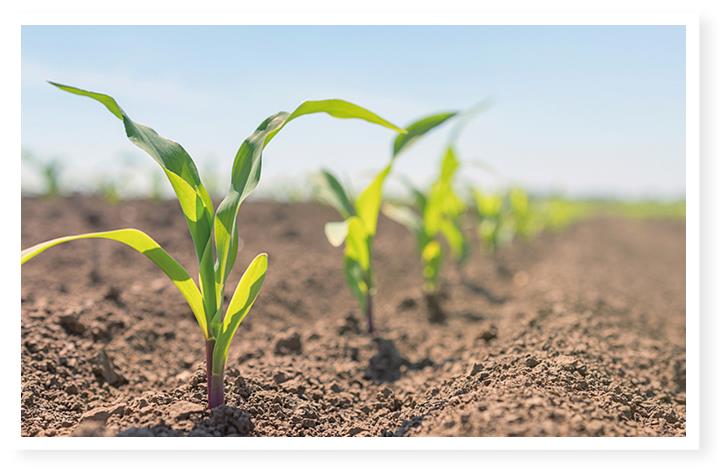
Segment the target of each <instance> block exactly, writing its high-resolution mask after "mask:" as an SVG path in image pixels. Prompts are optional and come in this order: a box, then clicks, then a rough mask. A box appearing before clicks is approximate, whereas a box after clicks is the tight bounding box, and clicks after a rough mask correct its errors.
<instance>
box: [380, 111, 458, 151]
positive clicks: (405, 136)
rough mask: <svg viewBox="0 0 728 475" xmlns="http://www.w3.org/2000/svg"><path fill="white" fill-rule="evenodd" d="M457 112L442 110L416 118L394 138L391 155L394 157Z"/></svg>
mask: <svg viewBox="0 0 728 475" xmlns="http://www.w3.org/2000/svg"><path fill="white" fill-rule="evenodd" d="M457 114H458V113H457V112H442V113H439V114H432V115H428V116H427V117H422V118H421V119H417V120H416V121H414V122H412V123H411V124H409V125H408V126H407V127H406V129H407V131H406V132H405V133H400V134H399V135H398V136H397V138H395V139H394V145H393V147H392V157H393V158H394V157H396V156H397V155H399V154H400V153H402V152H403V151H404V150H405V149H406V148H407V147H409V146H410V145H412V144H413V143H414V142H415V141H417V140H418V139H419V138H421V137H422V136H423V135H425V134H426V133H427V132H429V131H430V130H432V129H434V128H435V127H437V126H439V125H442V124H444V123H445V122H447V121H448V120H450V119H451V118H453V117H455V116H456V115H457Z"/></svg>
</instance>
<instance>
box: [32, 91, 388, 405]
mask: <svg viewBox="0 0 728 475" xmlns="http://www.w3.org/2000/svg"><path fill="white" fill-rule="evenodd" d="M51 84H53V85H54V86H56V87H58V88H59V89H62V90H64V91H66V92H70V93H72V94H76V95H79V96H84V97H88V98H91V99H94V100H96V101H98V102H100V103H101V104H102V105H104V106H105V107H106V109H107V110H108V111H109V112H111V113H112V114H113V115H114V116H116V118H118V119H119V120H121V121H122V122H123V124H124V129H125V131H126V135H127V137H128V138H129V139H130V140H131V142H132V143H134V144H135V145H137V146H138V147H140V148H141V149H142V150H144V151H145V152H147V153H148V154H149V155H151V157H152V158H153V159H154V160H155V161H156V162H157V163H158V164H159V165H160V166H161V167H162V170H163V171H164V173H165V175H166V176H167V178H168V179H169V182H170V184H171V185H172V188H173V189H174V192H175V194H176V196H177V199H178V200H179V203H180V207H181V209H182V213H183V215H184V217H185V220H186V222H187V225H188V228H189V231H190V235H191V237H192V241H193V244H194V249H195V255H196V257H197V262H198V264H199V279H198V281H199V287H198V285H197V284H196V283H195V281H194V280H193V279H192V278H191V277H190V275H189V273H188V272H187V270H185V268H184V267H182V266H181V265H180V264H179V263H178V262H177V261H176V260H175V259H174V258H173V257H172V256H170V255H169V254H168V253H167V252H166V251H165V250H164V249H162V247H161V246H160V245H159V244H158V243H157V242H156V241H154V239H152V238H151V237H149V236H148V235H147V234H146V233H144V232H142V231H140V230H138V229H117V230H113V231H105V232H94V233H87V234H79V235H74V236H65V237H61V238H57V239H53V240H51V241H46V242H43V243H41V244H37V245H35V246H33V247H30V248H28V249H26V250H24V251H22V255H21V264H24V263H26V262H27V261H29V260H30V259H32V258H33V257H35V256H37V255H38V254H40V253H42V252H43V251H45V250H47V249H50V248H51V247H54V246H57V245H59V244H62V243H66V242H70V241H75V240H79V239H110V240H112V241H117V242H120V243H122V244H126V245H127V246H129V247H131V248H132V249H134V250H136V251H138V252H140V253H141V254H143V255H144V256H146V257H147V258H148V259H149V260H151V261H152V262H153V263H154V264H156V265H157V266H158V267H159V268H160V269H161V270H162V272H164V273H165V274H166V275H167V276H168V277H169V278H170V279H171V280H172V282H173V283H174V285H175V286H176V287H177V288H178V289H179V291H180V293H181V294H182V296H183V297H184V298H185V300H186V301H187V303H188V305H189V307H190V309H191V310H192V313H193V314H194V317H195V319H196V321H197V324H198V325H199V327H200V330H201V331H202V335H203V337H204V339H205V343H206V345H205V347H206V361H207V398H208V407H209V408H213V407H216V406H219V405H222V404H223V403H224V381H223V374H224V369H225V364H226V360H227V355H228V350H229V348H230V343H231V342H232V339H233V336H234V335H235V332H236V331H237V329H238V328H239V327H240V324H241V323H242V322H243V319H244V318H245V317H246V315H247V314H248V312H249V311H250V308H251V307H252V305H253V303H254V302H255V299H256V297H257V296H258V294H259V292H260V290H261V287H262V285H263V280H264V278H265V275H266V271H267V269H268V256H267V254H265V253H263V254H259V255H258V256H257V257H255V258H254V259H253V261H252V262H251V263H250V265H249V266H248V268H247V270H246V271H245V272H244V273H243V275H242V277H241V278H240V281H239V282H238V284H237V287H236V288H235V291H234V293H233V294H232V298H231V299H230V302H229V303H228V304H227V307H226V309H224V307H225V305H224V303H225V302H224V300H225V296H224V288H225V283H226V282H227V279H228V277H229V274H230V271H231V269H232V268H233V264H234V262H235V259H236V257H237V253H238V227H237V216H238V211H239V209H240V205H241V204H242V203H243V201H244V200H245V198H247V197H248V196H249V195H250V194H251V193H252V192H253V190H254V189H255V187H256V186H257V185H258V182H259V181H260V176H261V165H262V154H263V149H264V148H265V146H266V145H267V144H268V143H269V142H270V141H271V140H272V139H273V137H275V136H276V135H277V134H278V133H279V132H280V131H281V129H283V127H284V126H285V125H286V124H288V123H289V122H291V121H292V120H294V119H296V118H298V117H301V116H304V115H308V114H315V113H326V114H328V115H330V116H332V117H336V118H341V119H346V118H352V119H361V120H364V121H367V122H370V123H373V124H377V125H381V126H384V127H387V128H390V129H393V130H395V131H397V132H401V129H399V128H398V127H397V126H395V125H393V124H391V123H390V122H388V121H386V120H384V119H382V118H381V117H379V116H378V115H376V114H374V113H372V112H370V111H368V110H367V109H364V108H362V107H359V106H357V105H355V104H352V103H350V102H346V101H343V100H339V99H330V100H323V101H308V102H304V103H302V104H301V105H300V106H298V107H297V108H296V109H295V110H294V111H293V112H292V113H288V112H279V113H277V114H274V115H272V116H270V117H268V118H267V119H265V120H264V121H263V122H262V123H261V124H260V125H259V126H258V128H257V129H256V130H255V131H254V132H253V133H252V134H251V135H250V136H249V137H248V138H247V139H246V140H245V141H244V142H243V143H242V145H241V146H240V148H239V149H238V151H237V154H236V155H235V159H234V161H233V167H232V176H231V180H230V190H229V192H228V194H227V195H226V196H225V198H224V199H223V200H222V203H220V205H219V206H218V207H217V210H215V209H214V208H213V204H212V200H211V199H210V196H209V194H208V192H207V190H206V189H205V187H204V186H203V184H202V182H201V180H200V176H199V173H198V171H197V167H196V166H195V164H194V162H193V161H192V158H191V157H190V156H189V155H188V154H187V152H186V151H185V150H184V149H183V148H182V147H181V146H180V145H179V144H178V143H176V142H173V141H171V140H169V139H166V138H164V137H161V136H160V135H158V134H157V132H155V131H154V130H152V129H151V128H149V127H147V126H144V125H141V124H139V123H136V122H134V121H132V120H131V118H130V117H129V116H128V115H127V114H126V112H124V111H123V110H122V108H121V107H120V106H119V105H118V104H117V102H116V100H114V98H112V97H111V96H108V95H106V94H101V93H97V92H91V91H85V90H83V89H78V88H75V87H71V86H64V85H61V84H55V83H51ZM223 310H224V311H223Z"/></svg>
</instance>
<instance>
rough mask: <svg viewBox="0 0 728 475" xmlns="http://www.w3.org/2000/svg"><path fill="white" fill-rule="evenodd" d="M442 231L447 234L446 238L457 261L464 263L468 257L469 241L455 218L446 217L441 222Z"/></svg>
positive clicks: (444, 234)
mask: <svg viewBox="0 0 728 475" xmlns="http://www.w3.org/2000/svg"><path fill="white" fill-rule="evenodd" d="M440 232H442V235H443V236H445V240H446V241H447V245H448V247H449V248H450V252H452V256H453V258H454V259H455V261H456V262H458V263H463V262H464V261H465V259H467V257H468V251H469V248H468V241H467V239H466V238H465V235H464V233H463V231H462V230H461V229H460V228H459V227H458V225H457V224H456V223H455V222H454V221H453V220H451V219H446V220H443V222H442V223H441V224H440Z"/></svg>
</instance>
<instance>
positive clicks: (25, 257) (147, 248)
mask: <svg viewBox="0 0 728 475" xmlns="http://www.w3.org/2000/svg"><path fill="white" fill-rule="evenodd" d="M80 239H109V240H112V241H116V242H120V243H122V244H126V245H127V246H129V247H131V248H132V249H134V250H135V251H137V252H139V253H141V254H143V255H144V256H145V257H147V258H148V259H149V260H150V261H152V262H153V263H154V264H155V265H156V266H157V267H159V269H161V270H162V272H164V273H165V274H166V275H167V277H169V278H170V279H171V280H172V283H173V284H174V285H175V286H176V287H177V289H179V291H180V293H181V294H182V296H183V297H184V298H185V300H186V301H187V304H188V305H189V306H190V308H191V309H192V312H193V313H194V315H195V318H196V319H197V323H198V324H199V325H200V328H201V329H202V333H203V334H204V335H205V337H207V336H208V335H207V321H206V319H205V311H204V309H203V305H202V295H201V294H200V291H199V289H198V288H197V286H196V285H195V282H194V280H192V278H191V277H190V276H189V274H188V273H187V271H186V270H185V268H184V267H182V265H181V264H180V263H179V262H177V261H176V260H175V259H174V258H173V257H172V256H170V255H169V254H168V253H167V251H165V250H164V249H162V247H161V246H160V245H159V244H158V243H157V242H156V241H155V240H154V239H152V238H151V237H149V235H147V234H146V233H144V232H142V231H140V230H138V229H117V230H113V231H103V232H97V233H86V234H76V235H73V236H64V237H60V238H56V239H52V240H50V241H46V242H42V243H40V244H36V245H35V246H32V247H29V248H27V249H25V250H23V251H22V253H21V258H20V263H21V264H25V263H26V262H28V261H29V260H30V259H32V258H34V257H35V256H37V255H38V254H40V253H42V252H45V251H46V250H48V249H50V248H52V247H55V246H57V245H59V244H63V243H66V242H71V241H77V240H80Z"/></svg>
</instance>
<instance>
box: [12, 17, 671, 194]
mask: <svg viewBox="0 0 728 475" xmlns="http://www.w3.org/2000/svg"><path fill="white" fill-rule="evenodd" d="M46 80H54V81H58V82H62V83H68V84H73V85H75V86H78V87H82V88H86V89H91V90H95V91H99V92H105V93H108V94H110V95H112V96H114V97H115V98H116V99H117V101H118V102H119V103H120V105H121V106H122V107H123V108H124V109H125V110H126V111H127V113H128V114H129V115H130V116H131V117H132V118H134V120H136V121H139V122H141V123H144V124H147V125H149V126H151V127H153V128H154V129H156V130H157V131H158V132H159V133H160V134H162V135H164V136H165V137H168V138H170V139H173V140H175V141H177V142H179V143H180V144H182V146H184V147H185V149H186V150H187V151H188V152H189V153H190V155H191V156H192V157H193V159H194V160H195V161H196V162H197V164H198V167H199V168H200V170H201V172H202V174H203V177H204V176H206V175H211V174H215V175H217V176H218V177H219V179H221V180H224V181H227V180H228V178H229V170H230V167H231V166H232V159H233V157H234V154H235V151H236V150H237V148H238V146H239V145H240V143H241V142H242V141H243V140H244V138H245V137H247V136H248V135H249V134H250V133H251V132H252V131H253V130H254V129H255V127H256V126H257V125H258V124H259V123H260V122H261V120H263V119H264V118H265V117H267V116H269V115H270V114H272V113H274V112H277V111H280V110H288V111H291V110H292V109H293V108H295V107H296V106H297V105H298V104H299V103H300V102H301V101H303V100H307V99H323V98H330V97H339V98H342V99H347V100H350V101H353V102H356V103H358V104H360V105H362V106H364V107H367V108H370V109H371V110H373V111H375V112H376V113H378V114H380V115H382V116H383V117H385V118H387V119H389V120H391V121H393V122H395V123H397V124H398V125H403V126H404V125H406V124H407V123H408V122H411V121H412V120H414V119H416V118H418V117H420V116H422V115H426V114H430V113H432V112H437V111H443V110H452V109H464V108H468V107H470V106H472V105H473V104H475V103H477V102H480V101H482V100H483V99H485V98H490V99H491V100H492V102H493V106H492V107H491V108H490V109H489V110H488V111H486V112H484V113H483V114H481V115H480V116H478V117H477V118H476V119H474V120H473V121H472V123H470V124H469V125H468V127H467V128H466V129H465V130H464V133H463V134H462V137H461V140H460V141H459V144H458V151H459V153H460V155H461V158H462V159H463V160H464V161H468V162H470V161H474V160H477V161H480V162H484V163H487V164H488V166H490V167H492V168H493V169H495V170H497V171H498V177H499V178H494V177H492V176H489V175H488V174H487V173H484V172H483V171H482V170H480V169H478V168H476V167H467V168H463V170H462V171H461V175H460V176H461V181H462V182H468V183H477V184H481V185H483V186H495V185H504V184H507V183H517V184H519V185H521V186H524V187H527V188H528V189H530V190H533V191H536V192H542V193H546V192H562V193H566V194H569V195H574V196H613V197H632V198H634V197H649V198H672V197H682V196H684V194H685V31H684V27H681V26H478V27H473V26H468V27H463V26H437V27H430V26H421V27H420V26H417V27H413V26H406V27H405V26H393V27H385V26H377V27H354V26H346V27H323V26H322V27H319V26H306V27H303V26H301V27H295V26H294V27H291V26H280V27H264V26H240V27H219V26H205V27H172V26H169V27H119V26H115V27H109V26H103V27H101V26H99V27H84V26H64V27H52V26H26V27H23V28H22V81H21V88H22V91H21V93H22V106H21V107H22V145H23V147H24V148H25V149H27V150H29V151H31V152H32V153H33V154H35V155H37V156H39V157H41V158H46V159H48V158H52V157H59V158H60V159H61V160H62V162H63V169H64V170H63V176H64V179H65V180H66V181H67V182H68V183H69V184H75V187H76V188H83V187H86V188H88V187H91V186H92V185H93V183H95V182H97V181H99V180H101V179H106V178H119V177H121V178H123V179H124V180H128V182H129V186H130V187H131V188H132V189H134V188H137V187H141V186H145V185H148V183H149V182H150V181H151V180H152V177H154V176H161V171H159V170H157V169H156V168H155V166H156V164H154V162H153V161H152V160H151V159H150V158H149V157H147V156H146V155H145V154H144V152H142V151H141V150H139V149H137V148H136V147H135V146H134V145H132V144H131V143H129V142H128V140H127V139H126V137H125V136H124V133H123V127H122V125H121V123H120V122H119V121H118V120H117V119H116V118H114V117H113V116H111V115H110V114H109V113H108V111H106V110H104V108H103V107H101V106H100V105H99V104H96V103H93V102H92V101H90V100H88V99H83V98H79V97H73V96H71V95H68V94H65V93H62V92H60V91H58V90H56V89H55V88H53V87H51V86H50V85H48V84H47V83H46V82H45V81H46ZM447 134H448V131H447V130H442V131H438V132H437V133H435V134H432V136H430V137H427V138H426V139H425V140H422V141H421V142H419V143H418V144H417V145H415V146H414V147H413V148H412V149H411V150H409V151H408V152H406V153H405V154H403V156H402V157H401V158H400V159H399V160H398V162H397V165H396V174H398V175H406V176H408V177H410V178H411V179H412V180H413V181H414V182H415V183H417V184H424V183H426V182H427V181H428V180H429V179H431V178H432V176H433V175H434V174H435V172H436V169H437V163H438V161H439V158H440V155H441V153H442V150H443V147H444V144H445V141H446V139H447ZM393 138H394V137H393V134H392V133H391V132H390V131H387V130H385V129H382V128H378V127H375V126H372V125H369V124H364V123H357V122H354V121H338V120H334V119H331V118H329V117H307V118H305V119H301V120H299V121H297V122H296V123H293V124H291V126H290V128H286V130H285V131H284V132H283V133H282V134H280V136H278V137H277V138H276V140H275V141H273V142H272V143H271V145H270V146H269V147H268V149H267V150H266V153H265V160H264V165H263V177H262V180H261V190H260V191H261V192H262V193H263V194H265V193H266V192H268V193H270V192H271V191H275V189H276V187H279V186H283V184H286V183H288V184H291V183H293V184H297V183H302V179H303V178H304V177H305V176H307V175H308V174H310V173H313V172H315V171H316V170H318V169H320V168H322V167H326V168H329V169H331V170H333V171H334V172H336V173H337V174H339V175H341V176H344V177H348V178H347V179H348V181H350V182H351V183H353V185H354V186H360V185H361V184H362V183H363V181H364V180H365V179H366V178H368V177H369V176H371V174H372V173H373V171H374V170H376V169H378V168H381V167H382V166H383V165H384V164H385V163H386V160H387V159H388V155H389V151H390V148H391V142H392V139H393ZM155 174H156V175H155ZM22 179H23V185H24V186H26V187H28V188H32V187H33V186H34V182H35V181H36V180H35V176H34V174H33V172H32V171H31V170H30V169H28V168H27V167H26V166H25V165H24V166H23V176H22ZM390 185H391V186H390V190H391V191H393V192H396V190H397V180H391V182H390ZM296 186H298V185H296Z"/></svg>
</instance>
